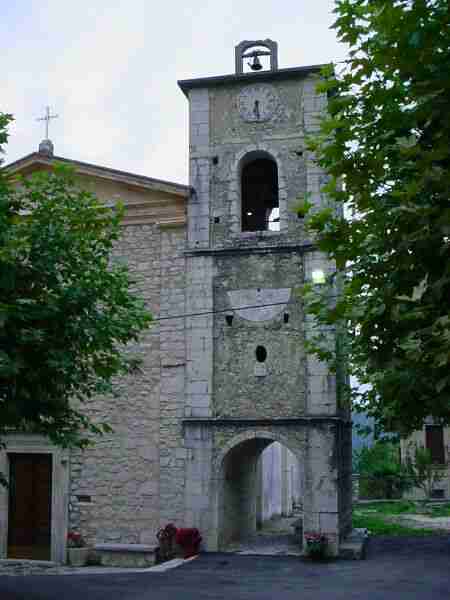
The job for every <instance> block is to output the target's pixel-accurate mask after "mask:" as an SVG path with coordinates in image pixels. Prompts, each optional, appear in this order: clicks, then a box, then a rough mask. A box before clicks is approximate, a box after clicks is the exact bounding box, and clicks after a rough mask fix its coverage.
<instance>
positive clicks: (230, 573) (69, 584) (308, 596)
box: [0, 535, 450, 600]
mask: <svg viewBox="0 0 450 600" xmlns="http://www.w3.org/2000/svg"><path fill="white" fill-rule="evenodd" d="M169 598H170V599H178V598H179V599H180V600H210V599H213V598H214V599H216V598H217V599H219V598H220V599H222V598H223V599H226V600H247V599H248V600H269V599H270V600H272V599H274V600H294V599H295V600H363V599H364V600H450V536H448V535H445V536H433V537H423V538H422V537H419V538H417V537H414V538H392V537H380V538H375V539H372V540H370V542H369V547H368V555H367V559H366V560H363V561H343V560H341V561H332V562H328V563H321V564H316V563H311V562H307V561H304V560H301V559H299V558H297V557H292V556H284V557H270V556H242V555H236V554H215V553H214V554H212V553H211V554H204V555H201V556H200V557H199V558H198V559H196V560H193V561H191V562H189V563H187V564H184V565H183V566H181V567H179V568H177V569H174V570H171V571H166V572H165V573H129V574H127V573H125V574H123V573H121V574H108V575H35V576H25V577H24V576H9V577H8V576H3V577H0V600H166V599H169Z"/></svg>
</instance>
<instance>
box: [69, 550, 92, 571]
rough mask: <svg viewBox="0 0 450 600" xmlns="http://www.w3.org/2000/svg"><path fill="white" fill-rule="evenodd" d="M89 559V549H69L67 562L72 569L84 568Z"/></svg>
mask: <svg viewBox="0 0 450 600" xmlns="http://www.w3.org/2000/svg"><path fill="white" fill-rule="evenodd" d="M88 557H89V548H67V562H68V563H69V565H71V566H72V567H84V566H86V564H87V561H88Z"/></svg>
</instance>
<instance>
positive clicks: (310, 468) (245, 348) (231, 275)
mask: <svg viewBox="0 0 450 600" xmlns="http://www.w3.org/2000/svg"><path fill="white" fill-rule="evenodd" d="M248 61H249V63H248ZM235 65H236V72H235V74H233V75H225V76H218V77H208V78H200V79H191V80H185V81H180V82H179V85H180V87H181V89H182V91H183V92H184V94H185V95H186V97H187V98H188V100H189V115H190V117H189V123H190V148H189V159H190V185H191V187H192V193H191V197H190V200H189V203H188V215H187V217H188V233H187V249H186V255H187V295H186V313H187V314H193V315H197V316H191V317H188V318H187V320H186V345H187V347H186V353H187V367H186V388H185V392H186V394H185V411H184V420H183V431H184V443H185V448H186V449H187V451H188V460H187V464H188V466H187V471H186V486H185V515H186V521H187V522H189V523H191V524H192V525H195V526H197V527H199V528H200V530H201V531H202V534H204V536H205V537H206V547H207V549H209V550H216V549H222V548H224V547H226V544H227V543H228V542H229V541H231V540H234V539H237V538H239V537H240V536H242V535H244V534H248V533H252V532H253V531H254V529H255V527H256V523H257V521H258V514H257V512H258V506H257V504H258V503H257V499H256V493H255V486H256V483H257V481H256V480H257V463H258V460H259V457H260V455H261V453H262V451H263V450H264V448H266V447H267V446H268V445H270V444H271V443H272V442H274V441H278V442H280V443H281V444H283V445H285V446H286V447H287V448H288V449H289V450H291V452H292V453H294V455H295V456H296V457H297V458H298V461H299V463H300V464H301V465H302V493H303V510H304V513H303V520H304V531H321V532H323V533H325V534H326V535H327V536H328V539H329V540H330V544H331V547H332V549H333V551H334V552H337V551H338V546H339V541H340V540H341V539H342V538H343V537H344V536H345V535H346V534H347V533H348V531H349V529H350V526H351V479H350V474H351V473H350V469H351V427H350V415H349V409H348V407H346V406H343V405H342V404H341V403H340V401H339V393H338V390H337V386H336V378H335V376H334V375H333V374H331V373H330V372H329V371H328V370H327V367H326V365H324V364H322V363H320V362H318V361H317V360H316V359H315V358H313V357H309V356H307V355H306V353H305V350H304V346H305V340H306V339H307V336H308V334H309V331H310V327H312V323H311V322H310V321H309V320H308V317H306V316H305V314H304V312H303V307H302V301H301V295H300V294H299V288H300V287H301V286H302V284H303V283H304V282H306V281H310V280H311V278H312V277H313V273H315V274H316V275H317V274H319V279H320V273H322V274H323V272H325V271H328V270H330V269H331V268H332V265H331V264H329V263H328V262H327V259H326V258H325V257H324V256H323V255H321V254H320V253H319V252H317V251H316V249H315V247H314V244H313V243H312V242H311V240H310V239H308V238H307V236H306V233H305V228H304V222H303V219H301V218H299V217H298V216H297V213H296V209H295V207H296V205H297V204H298V198H299V196H301V195H302V194H304V193H305V192H309V193H310V201H312V202H313V203H314V205H316V206H320V205H321V203H322V202H323V201H324V200H323V198H322V196H321V194H320V186H321V180H322V178H323V177H324V174H323V173H322V172H321V170H320V169H319V168H318V167H317V165H315V163H314V162H313V160H312V157H311V156H310V154H309V152H308V151H307V150H306V148H305V145H304V139H305V136H306V135H307V134H310V133H312V132H314V130H315V128H316V127H317V118H318V116H319V114H320V113H321V111H322V110H323V109H324V107H325V104H326V96H324V95H321V94H318V93H317V92H316V90H315V88H316V83H317V79H318V77H319V73H320V68H321V65H316V66H307V67H294V68H287V69H279V68H278V55H277V44H276V42H274V41H272V40H267V39H266V40H255V41H244V42H241V43H240V44H239V45H238V46H236V48H235ZM246 69H247V70H248V69H249V70H248V72H245V71H246Z"/></svg>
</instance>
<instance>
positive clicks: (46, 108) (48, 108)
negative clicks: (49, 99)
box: [36, 106, 58, 140]
mask: <svg viewBox="0 0 450 600" xmlns="http://www.w3.org/2000/svg"><path fill="white" fill-rule="evenodd" d="M57 117H58V115H51V114H50V106H46V107H45V117H40V118H39V119H36V121H45V139H46V140H48V124H49V123H50V119H56V118H57Z"/></svg>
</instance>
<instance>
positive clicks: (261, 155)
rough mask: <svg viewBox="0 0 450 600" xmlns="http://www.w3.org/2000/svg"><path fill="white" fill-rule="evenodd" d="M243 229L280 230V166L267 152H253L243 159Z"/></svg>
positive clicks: (241, 170) (241, 176) (241, 173)
mask: <svg viewBox="0 0 450 600" xmlns="http://www.w3.org/2000/svg"><path fill="white" fill-rule="evenodd" d="M240 181H241V228H242V231H279V229H280V215H279V206H280V205H279V194H278V167H277V163H276V161H275V160H274V159H273V158H272V157H271V156H270V154H268V153H267V152H262V151H260V152H258V151H256V152H251V153H249V154H248V155H246V156H245V157H244V158H243V160H242V161H241V168H240Z"/></svg>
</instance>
